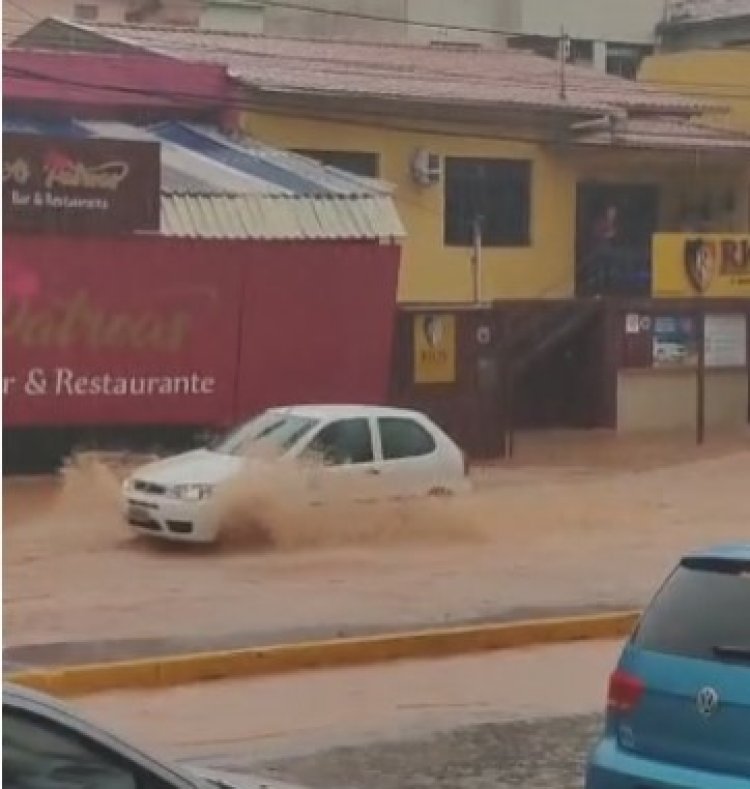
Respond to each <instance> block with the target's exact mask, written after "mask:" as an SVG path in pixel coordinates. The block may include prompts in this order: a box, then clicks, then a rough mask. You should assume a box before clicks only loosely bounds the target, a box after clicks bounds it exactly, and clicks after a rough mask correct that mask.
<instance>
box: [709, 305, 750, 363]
mask: <svg viewBox="0 0 750 789" xmlns="http://www.w3.org/2000/svg"><path fill="white" fill-rule="evenodd" d="M705 341H706V367H739V368H744V367H746V366H747V318H746V317H745V315H742V314H739V315H706V324H705Z"/></svg>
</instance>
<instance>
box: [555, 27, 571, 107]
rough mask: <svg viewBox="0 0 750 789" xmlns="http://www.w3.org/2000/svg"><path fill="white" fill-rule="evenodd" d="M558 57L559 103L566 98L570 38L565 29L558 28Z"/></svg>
mask: <svg viewBox="0 0 750 789" xmlns="http://www.w3.org/2000/svg"><path fill="white" fill-rule="evenodd" d="M558 50H559V51H558V53H557V54H558V57H559V59H560V101H566V100H567V98H568V84H567V74H566V67H567V64H568V58H569V57H570V36H568V34H567V33H566V32H565V28H564V27H561V28H560V44H559V46H558Z"/></svg>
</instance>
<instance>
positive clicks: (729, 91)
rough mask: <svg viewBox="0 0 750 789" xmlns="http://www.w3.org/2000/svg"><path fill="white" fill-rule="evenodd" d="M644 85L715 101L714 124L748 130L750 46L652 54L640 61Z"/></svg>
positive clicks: (711, 116)
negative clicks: (716, 108)
mask: <svg viewBox="0 0 750 789" xmlns="http://www.w3.org/2000/svg"><path fill="white" fill-rule="evenodd" d="M638 79H639V80H640V81H641V82H642V83H643V84H645V85H650V86H654V87H658V88H660V89H662V90H670V91H674V92H675V93H684V94H686V95H689V96H694V97H695V98H697V99H699V100H701V101H706V102H715V103H716V104H718V105H719V109H718V110H717V111H714V112H708V113H707V116H706V117H707V118H708V119H709V120H710V122H711V123H712V124H713V125H716V126H723V127H724V128H729V129H737V130H740V131H744V132H747V133H750V49H700V50H693V51H688V52H675V53H667V54H659V55H653V56H651V57H649V58H647V59H646V60H645V61H644V62H643V64H642V65H641V69H640V72H639V74H638Z"/></svg>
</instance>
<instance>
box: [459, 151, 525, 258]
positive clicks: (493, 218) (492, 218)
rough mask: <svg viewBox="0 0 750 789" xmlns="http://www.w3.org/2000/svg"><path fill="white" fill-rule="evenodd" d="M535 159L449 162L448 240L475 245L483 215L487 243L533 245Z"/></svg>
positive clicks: (483, 236) (484, 244)
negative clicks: (532, 218)
mask: <svg viewBox="0 0 750 789" xmlns="http://www.w3.org/2000/svg"><path fill="white" fill-rule="evenodd" d="M530 203H531V162H528V161H522V160H510V159H454V158H448V159H446V160H445V243H446V245H448V246H459V247H468V246H471V245H472V244H473V243H474V231H473V226H474V221H475V219H479V220H480V222H481V229H482V244H483V246H487V247H520V246H527V245H528V244H529V243H530V223H531V207H530Z"/></svg>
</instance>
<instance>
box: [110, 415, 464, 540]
mask: <svg viewBox="0 0 750 789" xmlns="http://www.w3.org/2000/svg"><path fill="white" fill-rule="evenodd" d="M269 449H270V450H272V452H273V458H274V460H276V461H283V460H291V461H294V462H299V465H300V468H302V469H304V463H303V462H304V461H306V460H310V461H316V462H315V463H314V464H312V463H311V465H312V466H313V467H314V469H315V471H316V473H315V474H310V475H309V477H304V478H303V484H304V485H306V486H307V488H308V490H307V492H306V494H305V495H306V497H307V496H308V495H309V501H310V502H311V503H318V502H321V501H323V502H324V501H325V499H326V495H327V494H326V486H327V483H329V482H330V483H335V485H332V486H331V487H330V488H329V491H332V490H333V488H334V487H335V493H336V497H337V498H340V497H341V495H342V492H343V495H344V497H345V498H350V499H351V500H354V501H359V500H372V499H377V498H400V497H412V496H427V495H446V494H448V495H449V494H453V493H458V492H461V491H465V490H468V489H469V487H470V483H469V479H468V464H467V459H466V456H465V454H464V453H463V452H462V451H461V450H460V449H459V448H458V447H457V446H456V444H455V443H454V442H453V441H452V440H451V439H450V438H449V437H448V436H447V435H446V434H445V433H444V432H443V431H442V430H441V429H440V428H439V427H438V426H437V425H435V424H434V423H433V422H432V421H431V420H430V419H428V418H427V417H426V416H424V415H423V414H420V413H418V412H416V411H407V410H404V409H400V408H385V407H376V406H354V405H306V406H293V407H285V408H272V409H269V410H268V411H265V412H263V413H262V414H260V415H259V416H257V417H255V418H254V419H251V420H250V421H249V422H247V423H245V424H243V425H241V426H240V427H238V428H236V429H234V430H232V431H231V432H230V433H229V434H227V435H226V436H224V437H222V438H221V439H219V440H217V441H216V442H214V443H213V444H211V445H210V446H208V447H206V448H204V449H197V450H194V451H191V452H186V453H184V454H181V455H176V456H174V457H170V458H166V459H165V460H160V461H157V462H155V463H150V464H148V465H146V466H144V467H142V468H140V469H138V470H137V471H135V472H134V473H133V474H132V475H131V476H130V477H129V478H128V479H127V480H126V481H125V483H124V484H123V508H124V512H125V517H126V519H127V521H128V523H129V524H130V525H131V526H132V527H133V528H134V529H135V530H136V531H138V532H139V533H141V534H147V535H150V536H153V537H160V538H163V539H167V540H178V541H184V542H204V543H205V542H213V541H214V540H216V538H217V537H218V534H219V531H220V523H219V518H218V517H217V512H216V508H214V507H211V499H212V496H213V494H214V492H215V490H216V488H217V487H218V486H220V485H222V484H223V483H226V482H228V481H230V480H231V479H232V478H233V477H235V476H236V475H238V474H240V473H241V472H242V471H243V470H244V469H250V470H251V471H252V467H253V465H252V464H263V463H267V462H268V460H267V455H268V450H269ZM264 453H265V455H266V459H262V458H263V456H264ZM320 461H322V463H321V462H320ZM303 476H304V475H303ZM321 478H323V481H322V483H321Z"/></svg>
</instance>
